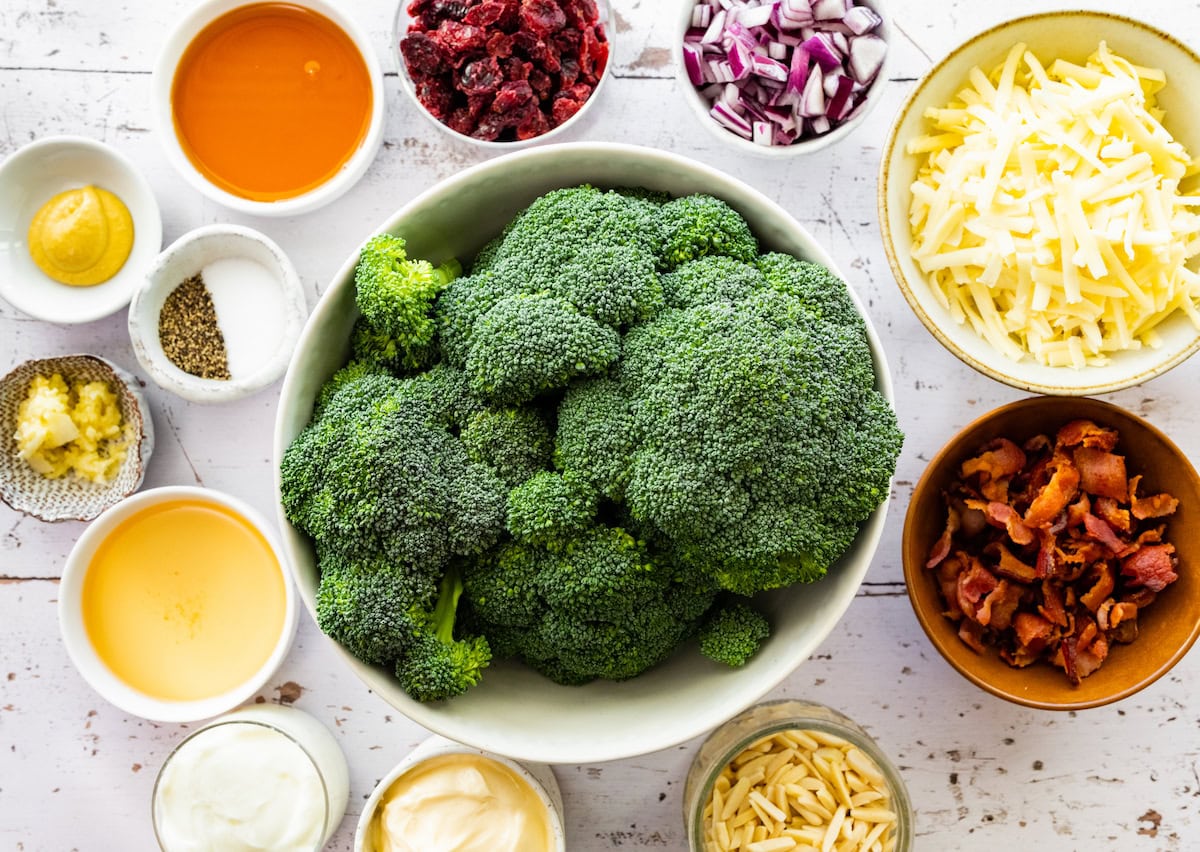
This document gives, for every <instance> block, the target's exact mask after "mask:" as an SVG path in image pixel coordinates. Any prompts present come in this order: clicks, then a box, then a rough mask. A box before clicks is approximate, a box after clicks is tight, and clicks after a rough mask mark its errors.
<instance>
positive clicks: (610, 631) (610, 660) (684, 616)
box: [464, 525, 715, 685]
mask: <svg viewBox="0 0 1200 852" xmlns="http://www.w3.org/2000/svg"><path fill="white" fill-rule="evenodd" d="M464 583H465V586H466V595H467V598H468V599H469V600H470V601H471V602H472V607H473V613H474V618H475V621H476V623H477V625H478V627H479V629H480V632H481V633H483V634H484V635H486V636H487V637H488V638H489V640H490V641H491V642H492V643H493V647H494V648H495V650H496V651H497V653H498V654H502V655H504V656H519V657H521V658H522V659H524V660H525V662H526V663H528V664H529V665H530V666H532V667H533V668H535V669H537V670H538V671H540V672H542V673H543V674H545V675H546V676H547V677H550V678H551V679H553V680H555V681H557V682H558V683H562V684H568V685H572V684H581V683H586V682H588V681H590V680H595V679H596V678H605V679H608V680H625V679H627V678H631V677H634V676H636V675H638V674H641V673H642V672H643V671H645V670H646V669H648V668H650V667H652V666H655V665H657V664H658V663H660V662H662V661H663V660H664V659H666V658H667V657H668V656H670V654H671V653H672V652H673V651H674V650H675V648H676V647H678V645H679V643H680V642H682V641H683V640H684V639H686V638H687V637H688V636H690V635H691V634H692V633H693V632H694V631H695V629H696V626H697V623H698V620H699V618H700V616H701V615H703V613H704V612H705V611H706V610H707V609H708V607H709V605H710V604H711V603H712V600H713V597H714V595H715V589H714V587H713V586H712V584H711V583H710V582H708V581H706V580H705V579H704V578H703V577H702V576H700V575H698V574H695V573H694V572H691V571H686V570H682V569H680V568H679V567H678V566H676V565H674V564H673V563H671V562H669V561H663V560H659V559H657V558H655V556H654V555H653V554H652V553H651V552H650V550H649V549H648V547H647V545H646V543H644V542H640V541H637V540H635V539H634V538H633V537H632V536H630V535H629V534H628V533H626V532H625V531H624V530H622V529H620V528H617V527H606V526H603V525H597V526H593V527H591V528H589V529H588V530H587V531H585V532H583V533H581V534H580V535H578V536H577V537H576V538H574V539H571V540H570V541H568V542H567V543H566V544H565V545H564V546H562V547H560V548H558V549H556V550H553V551H551V550H547V549H545V548H539V547H537V546H536V545H528V544H522V543H517V542H513V543H510V544H507V545H501V546H500V547H499V548H498V550H497V551H496V552H494V553H493V554H492V556H491V558H490V559H489V558H485V559H482V560H477V561H475V562H473V563H469V564H468V566H467V568H466V570H465V574H464ZM689 616H691V617H689Z"/></svg>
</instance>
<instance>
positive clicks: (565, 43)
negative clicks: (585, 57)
mask: <svg viewBox="0 0 1200 852" xmlns="http://www.w3.org/2000/svg"><path fill="white" fill-rule="evenodd" d="M546 41H548V42H549V43H550V44H552V45H554V46H555V47H557V48H558V52H559V53H561V54H562V55H563V56H578V55H579V46H580V44H582V42H583V33H582V32H580V31H579V30H576V29H571V28H569V27H568V28H567V29H565V30H559V31H558V32H556V33H555V34H554V35H552V36H550V38H548V39H546Z"/></svg>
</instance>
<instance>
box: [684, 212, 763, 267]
mask: <svg viewBox="0 0 1200 852" xmlns="http://www.w3.org/2000/svg"><path fill="white" fill-rule="evenodd" d="M661 221H662V224H663V230H664V243H663V248H662V259H661V264H662V266H663V268H665V269H673V268H674V267H676V266H678V265H680V264H681V263H687V262H688V261H689V260H695V259H697V258H700V257H704V256H705V255H711V254H718V255H724V256H725V257H732V258H734V259H735V260H741V261H745V262H746V263H752V262H753V261H754V258H755V257H756V256H757V255H758V241H757V240H756V239H754V234H753V233H751V231H750V226H749V225H748V224H747V223H746V220H745V219H743V218H742V217H741V216H740V215H739V214H738V212H737V211H736V210H734V209H733V208H732V207H730V206H729V205H728V204H726V203H725V202H724V201H722V200H721V199H719V198H713V197H712V196H711V195H685V196H683V197H682V198H676V199H675V200H674V201H669V202H667V203H666V204H664V205H663V206H662V214H661Z"/></svg>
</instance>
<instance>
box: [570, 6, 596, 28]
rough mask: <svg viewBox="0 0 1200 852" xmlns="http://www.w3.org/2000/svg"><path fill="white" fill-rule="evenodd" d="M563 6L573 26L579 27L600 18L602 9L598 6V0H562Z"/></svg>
mask: <svg viewBox="0 0 1200 852" xmlns="http://www.w3.org/2000/svg"><path fill="white" fill-rule="evenodd" d="M562 8H563V11H564V12H566V14H567V20H568V21H569V22H570V23H571V26H573V27H577V28H578V29H583V28H584V27H586V26H588V25H589V24H594V23H596V22H597V21H599V20H600V9H599V8H597V6H596V0H562Z"/></svg>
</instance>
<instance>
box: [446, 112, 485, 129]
mask: <svg viewBox="0 0 1200 852" xmlns="http://www.w3.org/2000/svg"><path fill="white" fill-rule="evenodd" d="M478 124H479V120H478V119H477V118H476V117H475V116H473V115H471V111H470V110H469V109H467V108H466V107H459V108H458V109H456V110H454V112H452V113H450V116H449V117H448V118H447V119H446V126H447V127H449V128H450V129H451V130H453V131H455V132H456V133H461V134H463V135H464V136H470V135H471V132H472V131H473V130H475V128H476V127H477V126H478Z"/></svg>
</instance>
